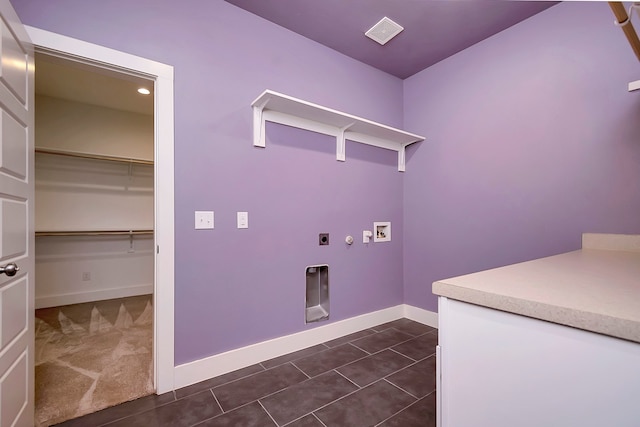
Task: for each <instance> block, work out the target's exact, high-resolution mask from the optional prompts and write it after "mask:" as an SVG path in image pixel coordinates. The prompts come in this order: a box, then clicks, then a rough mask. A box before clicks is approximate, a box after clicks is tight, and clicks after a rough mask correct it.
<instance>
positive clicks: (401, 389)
mask: <svg viewBox="0 0 640 427" xmlns="http://www.w3.org/2000/svg"><path fill="white" fill-rule="evenodd" d="M382 381H386V382H387V383H389V384H391V385H392V386H394V387H395V388H397V389H398V390H400V391H403V392H405V393H407V394H408V395H409V396H411V397H413V398H414V399H416V400H420V398H419V397H416V396H414V395H413V394H411V393H409V392H408V391H407V390H405V389H403V388H402V387H400V386H397V385H395V384H394V383H392V382H391V381H389V380H388V379H387V378H386V377H385V378H382Z"/></svg>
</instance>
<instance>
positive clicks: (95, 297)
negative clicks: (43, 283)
mask: <svg viewBox="0 0 640 427" xmlns="http://www.w3.org/2000/svg"><path fill="white" fill-rule="evenodd" d="M152 293H153V284H150V285H138V286H129V287H127V288H113V289H102V290H99V291H85V292H77V293H72V294H62V295H48V296H42V297H36V308H46V307H58V306H61V305H69V304H79V303H83V302H90V301H102V300H106V299H113V298H126V297H133V296H137V295H148V294H152Z"/></svg>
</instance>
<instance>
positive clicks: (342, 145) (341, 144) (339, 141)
mask: <svg viewBox="0 0 640 427" xmlns="http://www.w3.org/2000/svg"><path fill="white" fill-rule="evenodd" d="M354 124H355V123H349V124H348V125H346V126H344V127H341V128H339V129H338V135H337V136H336V160H338V161H340V162H344V161H345V159H346V155H345V151H346V141H345V137H344V134H345V132H346V131H347V130H348V129H349V128H350V127H351V126H353V125H354Z"/></svg>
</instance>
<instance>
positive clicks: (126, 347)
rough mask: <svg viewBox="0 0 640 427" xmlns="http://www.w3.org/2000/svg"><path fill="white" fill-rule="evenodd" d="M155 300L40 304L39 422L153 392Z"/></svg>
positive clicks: (57, 420) (37, 345)
mask: <svg viewBox="0 0 640 427" xmlns="http://www.w3.org/2000/svg"><path fill="white" fill-rule="evenodd" d="M151 303H152V299H151V295H143V296H138V297H130V298H122V299H113V300H106V301H97V302H91V303H85V304H73V305H67V306H62V307H52V308H43V309H39V310H36V319H35V327H36V343H35V365H36V373H35V393H36V396H35V400H36V402H35V406H36V409H35V418H36V426H39V427H44V426H50V425H53V424H56V423H60V422H62V421H66V420H69V419H71V418H76V417H79V416H81V415H85V414H88V413H91V412H95V411H98V410H100V409H104V408H107V407H109V406H113V405H117V404H119V403H122V402H126V401H129V400H132V399H136V398H138V397H142V396H146V395H149V394H151V393H153V392H154V388H153V380H152V375H153V358H152V354H153V341H152V340H153V329H152V324H153V308H152V305H151Z"/></svg>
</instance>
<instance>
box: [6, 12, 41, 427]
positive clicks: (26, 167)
mask: <svg viewBox="0 0 640 427" xmlns="http://www.w3.org/2000/svg"><path fill="white" fill-rule="evenodd" d="M0 31H1V32H2V38H1V39H0V59H1V63H0V272H1V273H0V427H13V426H33V403H34V392H33V390H34V384H33V372H34V371H33V360H34V359H33V347H34V343H33V340H34V338H33V337H34V330H33V310H34V296H33V289H34V286H33V283H34V281H33V260H34V257H33V245H34V234H33V194H34V186H33V123H34V116H33V99H34V98H33V47H32V45H31V43H30V42H29V37H28V36H27V33H26V31H25V29H24V27H23V26H22V24H21V23H20V21H19V20H18V16H17V15H16V13H15V11H14V10H13V8H12V6H11V4H10V3H9V1H8V0H0ZM16 266H17V268H18V269H19V270H18V271H16V268H15V267H16Z"/></svg>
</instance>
